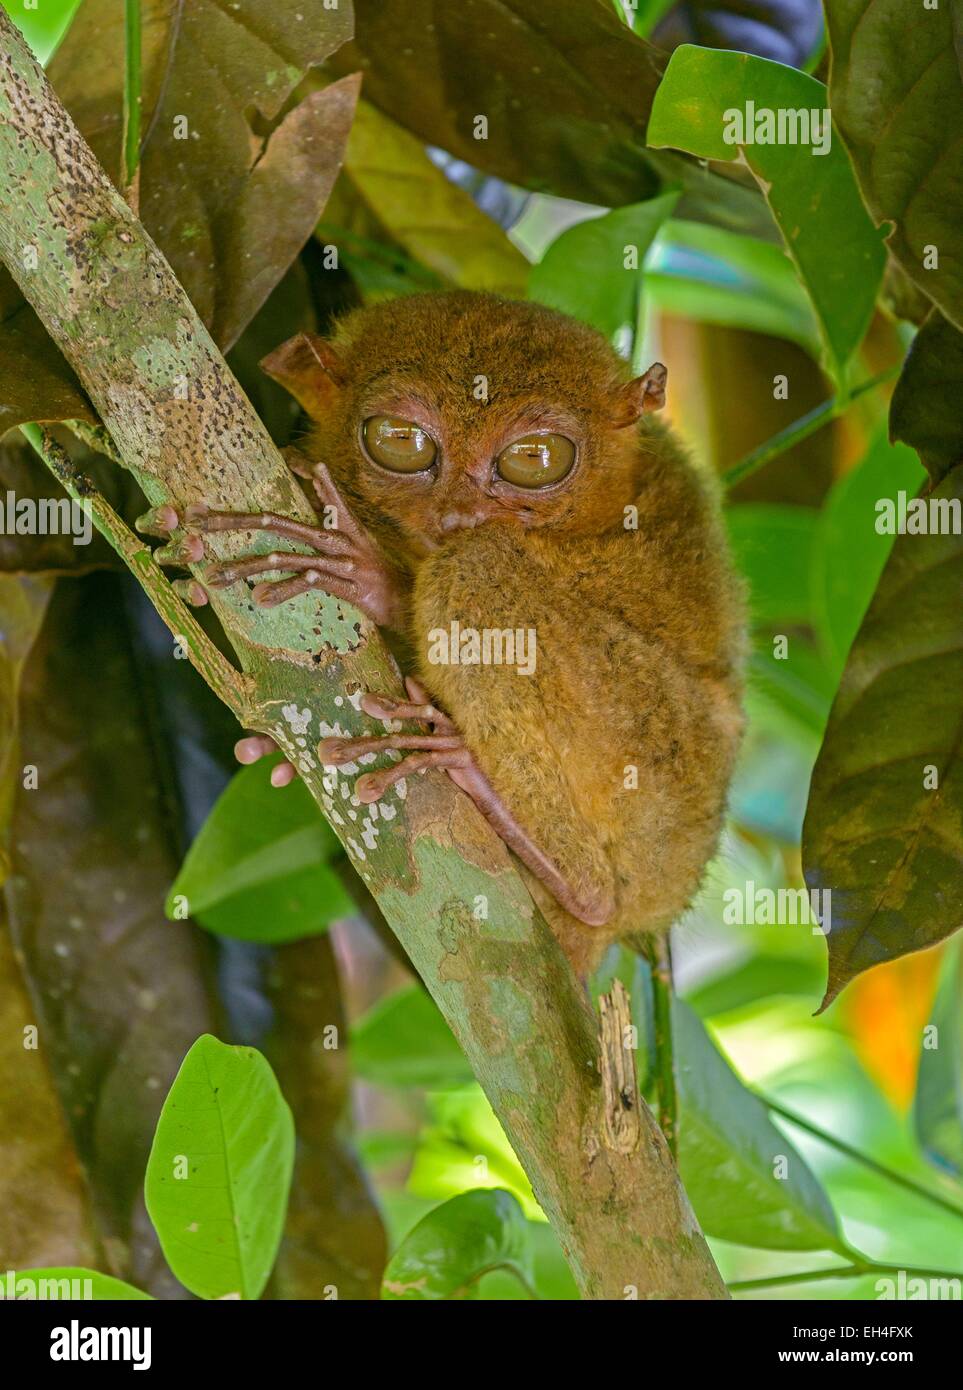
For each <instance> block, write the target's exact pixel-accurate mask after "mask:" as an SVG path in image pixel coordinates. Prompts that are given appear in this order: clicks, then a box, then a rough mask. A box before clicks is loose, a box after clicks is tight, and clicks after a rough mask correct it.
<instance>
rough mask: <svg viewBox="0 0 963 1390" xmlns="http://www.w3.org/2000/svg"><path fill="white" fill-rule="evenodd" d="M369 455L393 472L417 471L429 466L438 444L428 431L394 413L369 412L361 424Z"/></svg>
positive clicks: (362, 435) (362, 436)
mask: <svg viewBox="0 0 963 1390" xmlns="http://www.w3.org/2000/svg"><path fill="white" fill-rule="evenodd" d="M361 438H362V440H363V441H364V447H365V451H366V452H367V454H368V457H369V458H370V459H373V460H374V462H375V463H377V464H380V465H381V467H382V468H387V469H390V471H391V472H392V473H420V472H422V471H423V470H424V469H425V468H430V467H431V465H432V464H433V463H434V461H435V456H436V455H437V453H438V448H437V446H436V444H435V441H434V440H433V439H432V437H431V435H430V434H428V433H427V431H425V430H423V429H422V428H421V426H420V425H416V424H414V423H413V422H412V421H411V420H401V419H399V418H398V416H397V415H372V416H370V417H369V418H368V419H367V420H365V422H364V424H363V425H362V426H361Z"/></svg>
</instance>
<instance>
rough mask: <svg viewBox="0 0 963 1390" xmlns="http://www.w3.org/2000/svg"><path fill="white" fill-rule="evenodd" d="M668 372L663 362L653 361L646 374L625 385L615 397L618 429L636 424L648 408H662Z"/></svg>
mask: <svg viewBox="0 0 963 1390" xmlns="http://www.w3.org/2000/svg"><path fill="white" fill-rule="evenodd" d="M667 376H668V372H667V371H666V369H665V368H664V367H663V365H662V363H661V362H653V363H652V366H651V367H650V368H649V370H648V371H647V372H646V373H645V375H644V376H637V377H636V378H635V380H634V381H630V382H629V383H628V385H627V386H623V387H622V389H621V391H619V392H618V393H617V395H616V397H615V402H614V405H613V410H612V423H613V425H615V427H616V429H622V428H623V427H624V426H625V425H634V424H635V422H636V420H638V418H639V416H640V415H643V414H644V413H645V411H647V410H661V409H662V407H663V406H664V405H665V382H666V377H667Z"/></svg>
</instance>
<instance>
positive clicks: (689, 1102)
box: [672, 999, 840, 1250]
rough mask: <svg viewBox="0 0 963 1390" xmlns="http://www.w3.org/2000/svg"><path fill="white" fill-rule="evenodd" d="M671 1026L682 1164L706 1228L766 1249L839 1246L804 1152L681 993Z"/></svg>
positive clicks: (724, 1237)
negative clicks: (742, 1078)
mask: <svg viewBox="0 0 963 1390" xmlns="http://www.w3.org/2000/svg"><path fill="white" fill-rule="evenodd" d="M672 1026H673V1032H674V1036H675V1043H676V1050H677V1056H678V1073H679V1101H680V1119H679V1170H680V1172H681V1174H682V1181H683V1182H684V1184H685V1189H686V1191H687V1192H688V1194H689V1196H690V1198H691V1199H692V1205H693V1206H694V1208H695V1211H696V1215H697V1216H698V1218H699V1222H700V1224H701V1226H702V1227H703V1229H704V1230H705V1231H706V1233H707V1234H708V1235H710V1236H716V1237H717V1238H718V1239H720V1240H729V1241H734V1242H736V1243H738V1244H740V1245H758V1246H762V1248H763V1249H766V1250H833V1249H838V1248H839V1245H840V1237H839V1233H838V1230H837V1226H836V1218H835V1215H834V1214H833V1209H832V1207H831V1206H830V1205H829V1199H828V1198H827V1196H826V1194H825V1192H824V1191H823V1189H822V1187H821V1186H820V1185H819V1183H818V1182H817V1180H816V1178H815V1177H814V1176H813V1174H812V1173H811V1172H810V1170H809V1168H808V1167H807V1166H806V1163H805V1160H804V1159H803V1158H802V1155H801V1154H799V1153H798V1152H797V1150H796V1149H795V1148H794V1147H793V1145H792V1144H791V1143H790V1142H789V1140H788V1139H787V1138H786V1137H785V1135H783V1134H782V1133H781V1132H780V1131H779V1130H778V1129H776V1127H775V1125H774V1124H773V1122H772V1120H771V1119H770V1118H769V1113H768V1111H767V1110H766V1107H765V1105H764V1104H763V1103H762V1101H761V1100H759V1099H758V1098H757V1097H756V1096H754V1095H752V1094H751V1092H750V1091H748V1090H747V1089H746V1088H745V1086H743V1084H742V1082H741V1081H740V1080H739V1078H738V1077H737V1076H736V1074H735V1073H734V1072H733V1071H732V1070H731V1069H730V1067H729V1065H728V1063H727V1062H726V1060H725V1058H724V1057H723V1056H722V1054H721V1053H720V1052H719V1051H718V1050H717V1048H716V1047H715V1045H714V1044H713V1042H712V1041H711V1039H710V1038H709V1035H708V1033H707V1032H706V1030H705V1028H704V1027H703V1025H702V1024H701V1023H700V1021H699V1019H698V1018H697V1016H696V1015H695V1014H694V1013H693V1012H692V1010H691V1009H690V1008H688V1007H687V1005H685V1004H684V1003H682V1001H681V1000H678V999H676V1000H674V1001H673V1010H672Z"/></svg>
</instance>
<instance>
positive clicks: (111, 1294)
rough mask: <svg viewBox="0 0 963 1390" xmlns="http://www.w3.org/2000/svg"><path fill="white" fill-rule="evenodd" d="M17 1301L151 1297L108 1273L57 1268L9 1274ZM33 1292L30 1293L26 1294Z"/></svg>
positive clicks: (21, 1270)
mask: <svg viewBox="0 0 963 1390" xmlns="http://www.w3.org/2000/svg"><path fill="white" fill-rule="evenodd" d="M12 1278H13V1279H14V1281H15V1284H14V1287H15V1288H16V1290H17V1297H18V1298H28V1297H29V1298H44V1299H50V1298H55V1299H64V1300H67V1301H70V1300H73V1299H74V1297H75V1293H74V1290H76V1291H77V1292H76V1298H77V1299H78V1300H79V1299H81V1298H87V1297H88V1294H89V1296H90V1297H91V1298H92V1299H95V1300H97V1299H101V1300H103V1299H106V1300H107V1301H108V1302H110V1303H114V1302H123V1301H126V1300H134V1299H144V1298H146V1299H149V1298H150V1294H149V1293H144V1291H143V1289H135V1288H134V1286H133V1284H125V1283H124V1281H123V1279H114V1278H112V1276H111V1275H109V1274H101V1273H100V1271H99V1270H96V1269H84V1268H83V1266H77V1265H66V1266H61V1267H60V1268H57V1269H53V1268H50V1269H18V1270H15V1271H14V1272H13V1274H12ZM31 1289H32V1292H28V1291H29V1290H31Z"/></svg>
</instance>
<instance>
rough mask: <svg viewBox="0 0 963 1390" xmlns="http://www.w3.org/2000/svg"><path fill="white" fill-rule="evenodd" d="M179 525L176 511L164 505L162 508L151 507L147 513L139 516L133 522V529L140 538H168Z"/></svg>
mask: <svg viewBox="0 0 963 1390" xmlns="http://www.w3.org/2000/svg"><path fill="white" fill-rule="evenodd" d="M180 524H181V519H180V517H179V516H178V515H177V509H176V508H175V507H172V506H171V505H170V504H169V503H165V505H164V506H162V507H151V509H150V511H149V512H144V514H143V516H139V517H138V518H137V520H136V521H135V522H134V529H135V530H137V531H139V532H140V533H141V535H142V536H169V535H170V533H171V532H172V531H176V530H177V528H178V526H180Z"/></svg>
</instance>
